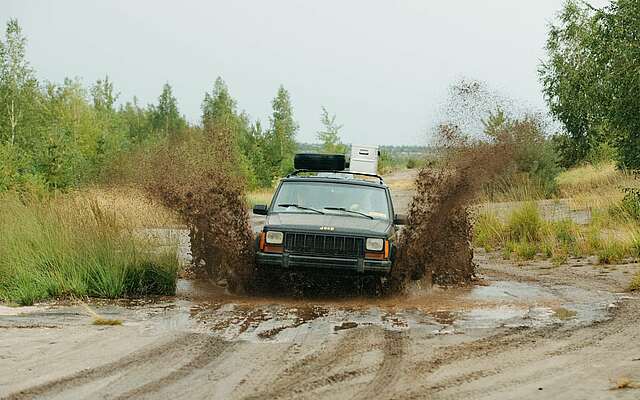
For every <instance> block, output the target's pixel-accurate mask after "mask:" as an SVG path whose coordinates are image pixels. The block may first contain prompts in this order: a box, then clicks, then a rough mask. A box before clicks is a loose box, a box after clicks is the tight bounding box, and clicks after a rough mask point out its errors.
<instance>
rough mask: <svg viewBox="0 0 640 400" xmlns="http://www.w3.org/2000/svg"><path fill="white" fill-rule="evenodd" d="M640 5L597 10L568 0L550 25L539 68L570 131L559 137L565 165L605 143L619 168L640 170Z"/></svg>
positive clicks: (628, 0) (631, 2) (633, 0)
mask: <svg viewBox="0 0 640 400" xmlns="http://www.w3.org/2000/svg"><path fill="white" fill-rule="evenodd" d="M638 37H640V1H638V0H617V1H612V2H611V4H610V5H608V6H606V7H604V8H602V9H596V8H593V7H591V6H590V5H588V4H586V3H578V2H577V1H575V0H569V1H567V2H566V3H565V5H564V8H563V10H562V12H561V13H560V15H559V22H558V23H557V24H553V25H551V27H550V29H549V36H548V39H547V45H546V49H547V54H548V56H547V60H546V61H545V62H544V63H543V64H542V65H541V66H540V70H539V73H540V78H541V81H542V84H543V91H544V94H545V98H546V101H547V103H548V104H549V108H550V110H551V113H552V114H553V115H554V116H555V117H556V118H557V119H558V120H559V121H560V122H562V124H563V125H564V128H565V130H566V132H565V133H563V134H562V135H561V136H559V137H558V139H556V141H557V143H558V144H559V148H560V151H561V155H562V158H563V161H564V164H565V165H566V166H569V165H573V164H575V163H577V162H580V161H582V160H584V159H586V158H587V157H588V156H589V153H590V152H591V151H592V149H594V148H595V147H596V146H599V144H600V143H602V142H607V143H610V144H613V145H614V146H615V147H616V149H617V154H618V156H619V160H618V161H619V164H620V165H621V166H624V167H629V168H640V97H638V95H637V93H639V92H640V80H638V78H637V77H638V76H639V75H640V41H639V40H638Z"/></svg>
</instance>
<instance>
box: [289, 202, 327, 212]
mask: <svg viewBox="0 0 640 400" xmlns="http://www.w3.org/2000/svg"><path fill="white" fill-rule="evenodd" d="M278 207H295V208H299V209H301V210H309V211H314V212H317V213H318V214H324V213H323V212H322V211H320V210H316V209H315V208H311V207H305V206H299V205H297V204H289V203H285V204H278Z"/></svg>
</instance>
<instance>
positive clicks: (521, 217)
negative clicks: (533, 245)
mask: <svg viewBox="0 0 640 400" xmlns="http://www.w3.org/2000/svg"><path fill="white" fill-rule="evenodd" d="M543 222H544V221H543V219H542V217H541V216H540V211H539V210H538V206H537V205H536V204H535V203H534V202H527V203H525V204H524V205H523V206H522V207H521V208H518V209H515V210H514V211H513V212H512V213H511V215H510V216H509V221H508V223H507V231H508V233H509V236H510V238H511V240H515V241H518V242H523V241H537V240H539V239H540V231H541V230H542V226H543Z"/></svg>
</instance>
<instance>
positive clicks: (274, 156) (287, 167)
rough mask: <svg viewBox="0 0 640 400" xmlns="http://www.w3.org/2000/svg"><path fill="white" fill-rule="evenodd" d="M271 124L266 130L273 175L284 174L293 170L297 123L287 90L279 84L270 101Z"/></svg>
mask: <svg viewBox="0 0 640 400" xmlns="http://www.w3.org/2000/svg"><path fill="white" fill-rule="evenodd" d="M271 106H272V109H273V113H272V114H271V118H270V120H269V121H270V123H271V126H270V128H269V131H268V132H267V141H268V142H269V145H268V149H269V154H268V157H269V160H270V164H271V167H272V171H273V173H274V175H276V176H277V175H280V176H282V175H286V174H287V173H289V172H291V171H292V170H293V155H294V153H295V151H296V141H295V137H296V133H297V132H298V124H297V123H296V121H295V120H294V119H293V109H292V107H291V99H290V97H289V92H288V91H287V90H286V89H285V88H284V87H283V86H282V85H281V86H280V87H279V88H278V92H277V93H276V97H275V98H274V99H273V101H272V102H271Z"/></svg>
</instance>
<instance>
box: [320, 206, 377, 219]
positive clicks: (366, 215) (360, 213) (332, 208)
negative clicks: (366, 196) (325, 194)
mask: <svg viewBox="0 0 640 400" xmlns="http://www.w3.org/2000/svg"><path fill="white" fill-rule="evenodd" d="M324 209H325V210H336V211H344V212H348V213H353V214H358V215H362V216H363V217H367V218H369V219H373V217H372V216H371V215H368V214H365V213H362V212H360V211H354V210H347V209H346V208H344V207H325V208H324Z"/></svg>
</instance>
